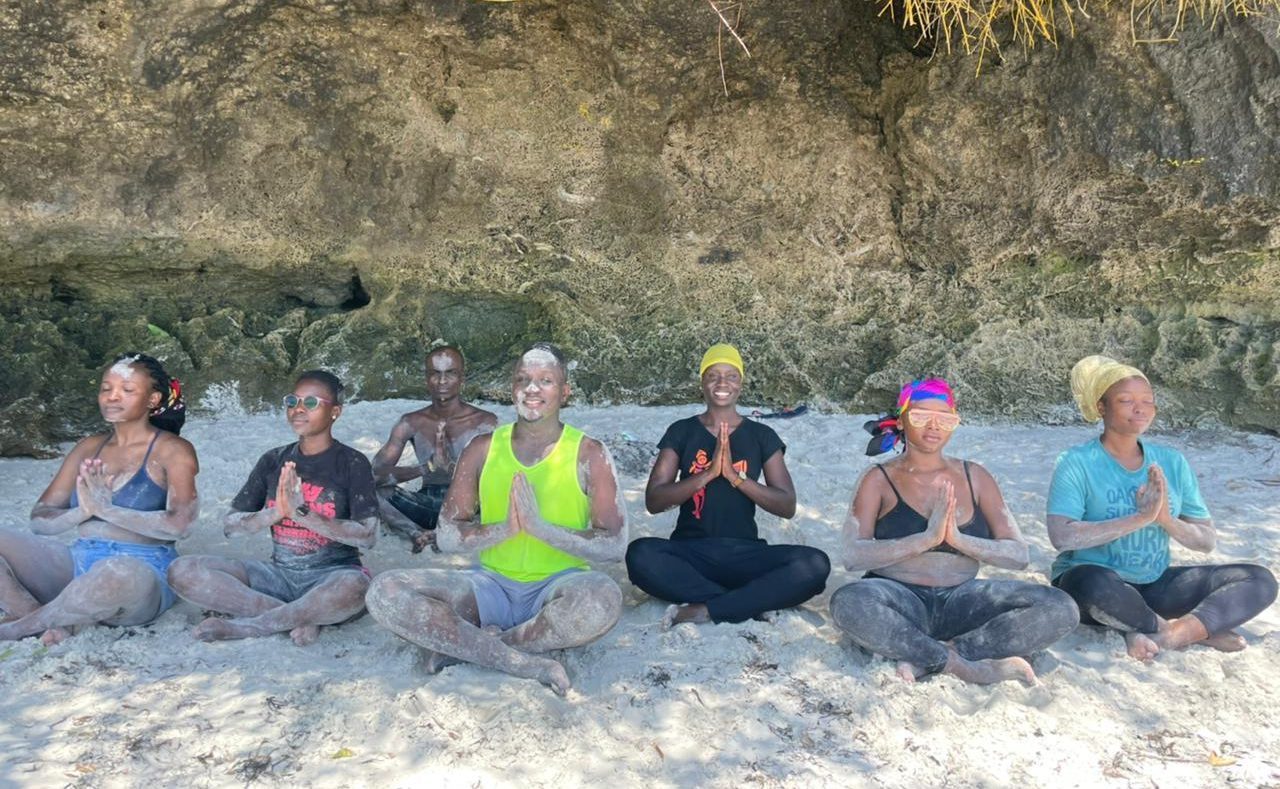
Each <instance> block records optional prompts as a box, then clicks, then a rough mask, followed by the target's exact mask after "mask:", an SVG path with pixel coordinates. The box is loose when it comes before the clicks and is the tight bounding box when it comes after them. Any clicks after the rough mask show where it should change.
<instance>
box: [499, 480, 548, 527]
mask: <svg viewBox="0 0 1280 789" xmlns="http://www.w3.org/2000/svg"><path fill="white" fill-rule="evenodd" d="M507 512H508V518H507V522H508V523H510V524H511V528H512V534H515V533H516V532H522V531H523V532H528V533H530V534H532V533H534V532H535V531H536V530H537V527H538V522H539V521H540V520H541V519H542V515H541V513H540V512H539V510H538V499H537V497H536V496H535V495H534V494H533V486H532V485H530V484H529V478H528V477H526V476H525V475H524V474H516V475H515V477H514V478H513V479H512V480H511V498H510V501H508V502H507Z"/></svg>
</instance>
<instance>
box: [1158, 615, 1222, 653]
mask: <svg viewBox="0 0 1280 789" xmlns="http://www.w3.org/2000/svg"><path fill="white" fill-rule="evenodd" d="M1208 637H1209V631H1208V630H1205V629H1204V624H1203V623H1202V622H1201V621H1200V620H1199V619H1197V618H1196V617H1194V616H1192V615H1191V614H1187V615H1186V616H1180V617H1178V618H1177V619H1170V620H1168V621H1166V620H1163V619H1162V620H1160V629H1159V630H1158V631H1157V632H1156V633H1155V634H1154V635H1152V636H1151V640H1152V641H1154V642H1156V646H1158V647H1160V648H1161V649H1185V648H1186V647H1189V646H1191V645H1192V644H1198V643H1199V642H1201V641H1204V640H1205V639H1206V638H1208Z"/></svg>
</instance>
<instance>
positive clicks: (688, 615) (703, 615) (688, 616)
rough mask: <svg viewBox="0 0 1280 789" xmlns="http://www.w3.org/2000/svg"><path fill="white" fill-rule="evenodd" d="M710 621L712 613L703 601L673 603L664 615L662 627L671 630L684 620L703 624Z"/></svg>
mask: <svg viewBox="0 0 1280 789" xmlns="http://www.w3.org/2000/svg"><path fill="white" fill-rule="evenodd" d="M710 621H711V613H710V612H709V611H707V607H706V606H705V605H703V604H702V603H689V604H688V605H672V606H668V607H667V612H666V613H665V614H663V615H662V629H663V630H670V629H671V628H673V627H675V626H676V625H679V624H682V623H684V622H693V623H694V624H696V625H702V624H706V623H707V622H710Z"/></svg>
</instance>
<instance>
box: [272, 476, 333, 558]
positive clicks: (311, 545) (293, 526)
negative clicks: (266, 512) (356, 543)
mask: <svg viewBox="0 0 1280 789" xmlns="http://www.w3.org/2000/svg"><path fill="white" fill-rule="evenodd" d="M324 493H325V489H324V487H323V486H321V485H313V484H311V483H310V482H303V483H302V500H303V501H305V502H306V503H307V508H308V509H309V510H311V511H312V512H314V513H316V514H317V515H323V516H325V517H326V518H333V517H336V516H337V514H338V509H337V506H336V505H335V504H334V503H333V497H332V496H328V497H326V498H324V499H323V500H322V497H324ZM275 504H276V500H275V499H274V498H268V499H267V506H268V507H274V506H275ZM271 537H272V539H274V540H275V541H276V542H277V543H278V544H279V545H281V546H283V547H285V548H288V549H289V550H290V551H291V552H293V553H296V554H308V553H315V552H316V551H318V550H320V549H321V548H323V547H324V546H326V545H328V544H329V543H331V542H333V540H330V539H329V538H328V537H325V536H324V535H323V534H317V533H316V532H314V531H312V530H311V529H308V528H307V527H306V526H303V525H301V524H299V523H298V522H297V521H295V520H293V519H292V518H285V519H284V520H282V521H280V522H279V523H277V524H275V525H273V526H272V527H271Z"/></svg>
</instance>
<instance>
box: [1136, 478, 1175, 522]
mask: <svg viewBox="0 0 1280 789" xmlns="http://www.w3.org/2000/svg"><path fill="white" fill-rule="evenodd" d="M1136 503H1137V505H1138V513H1139V514H1141V515H1142V516H1143V517H1144V518H1146V519H1147V520H1148V521H1150V522H1151V523H1156V524H1159V525H1160V526H1161V527H1162V528H1166V529H1167V528H1168V527H1169V525H1170V524H1171V523H1172V522H1173V514H1172V513H1171V512H1169V480H1167V479H1166V478H1165V476H1164V470H1163V469H1162V468H1160V467H1159V466H1157V465H1156V464H1155V463H1152V464H1151V465H1150V466H1148V467H1147V484H1145V485H1143V486H1142V487H1140V488H1138V495H1137V502H1136Z"/></svg>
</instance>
